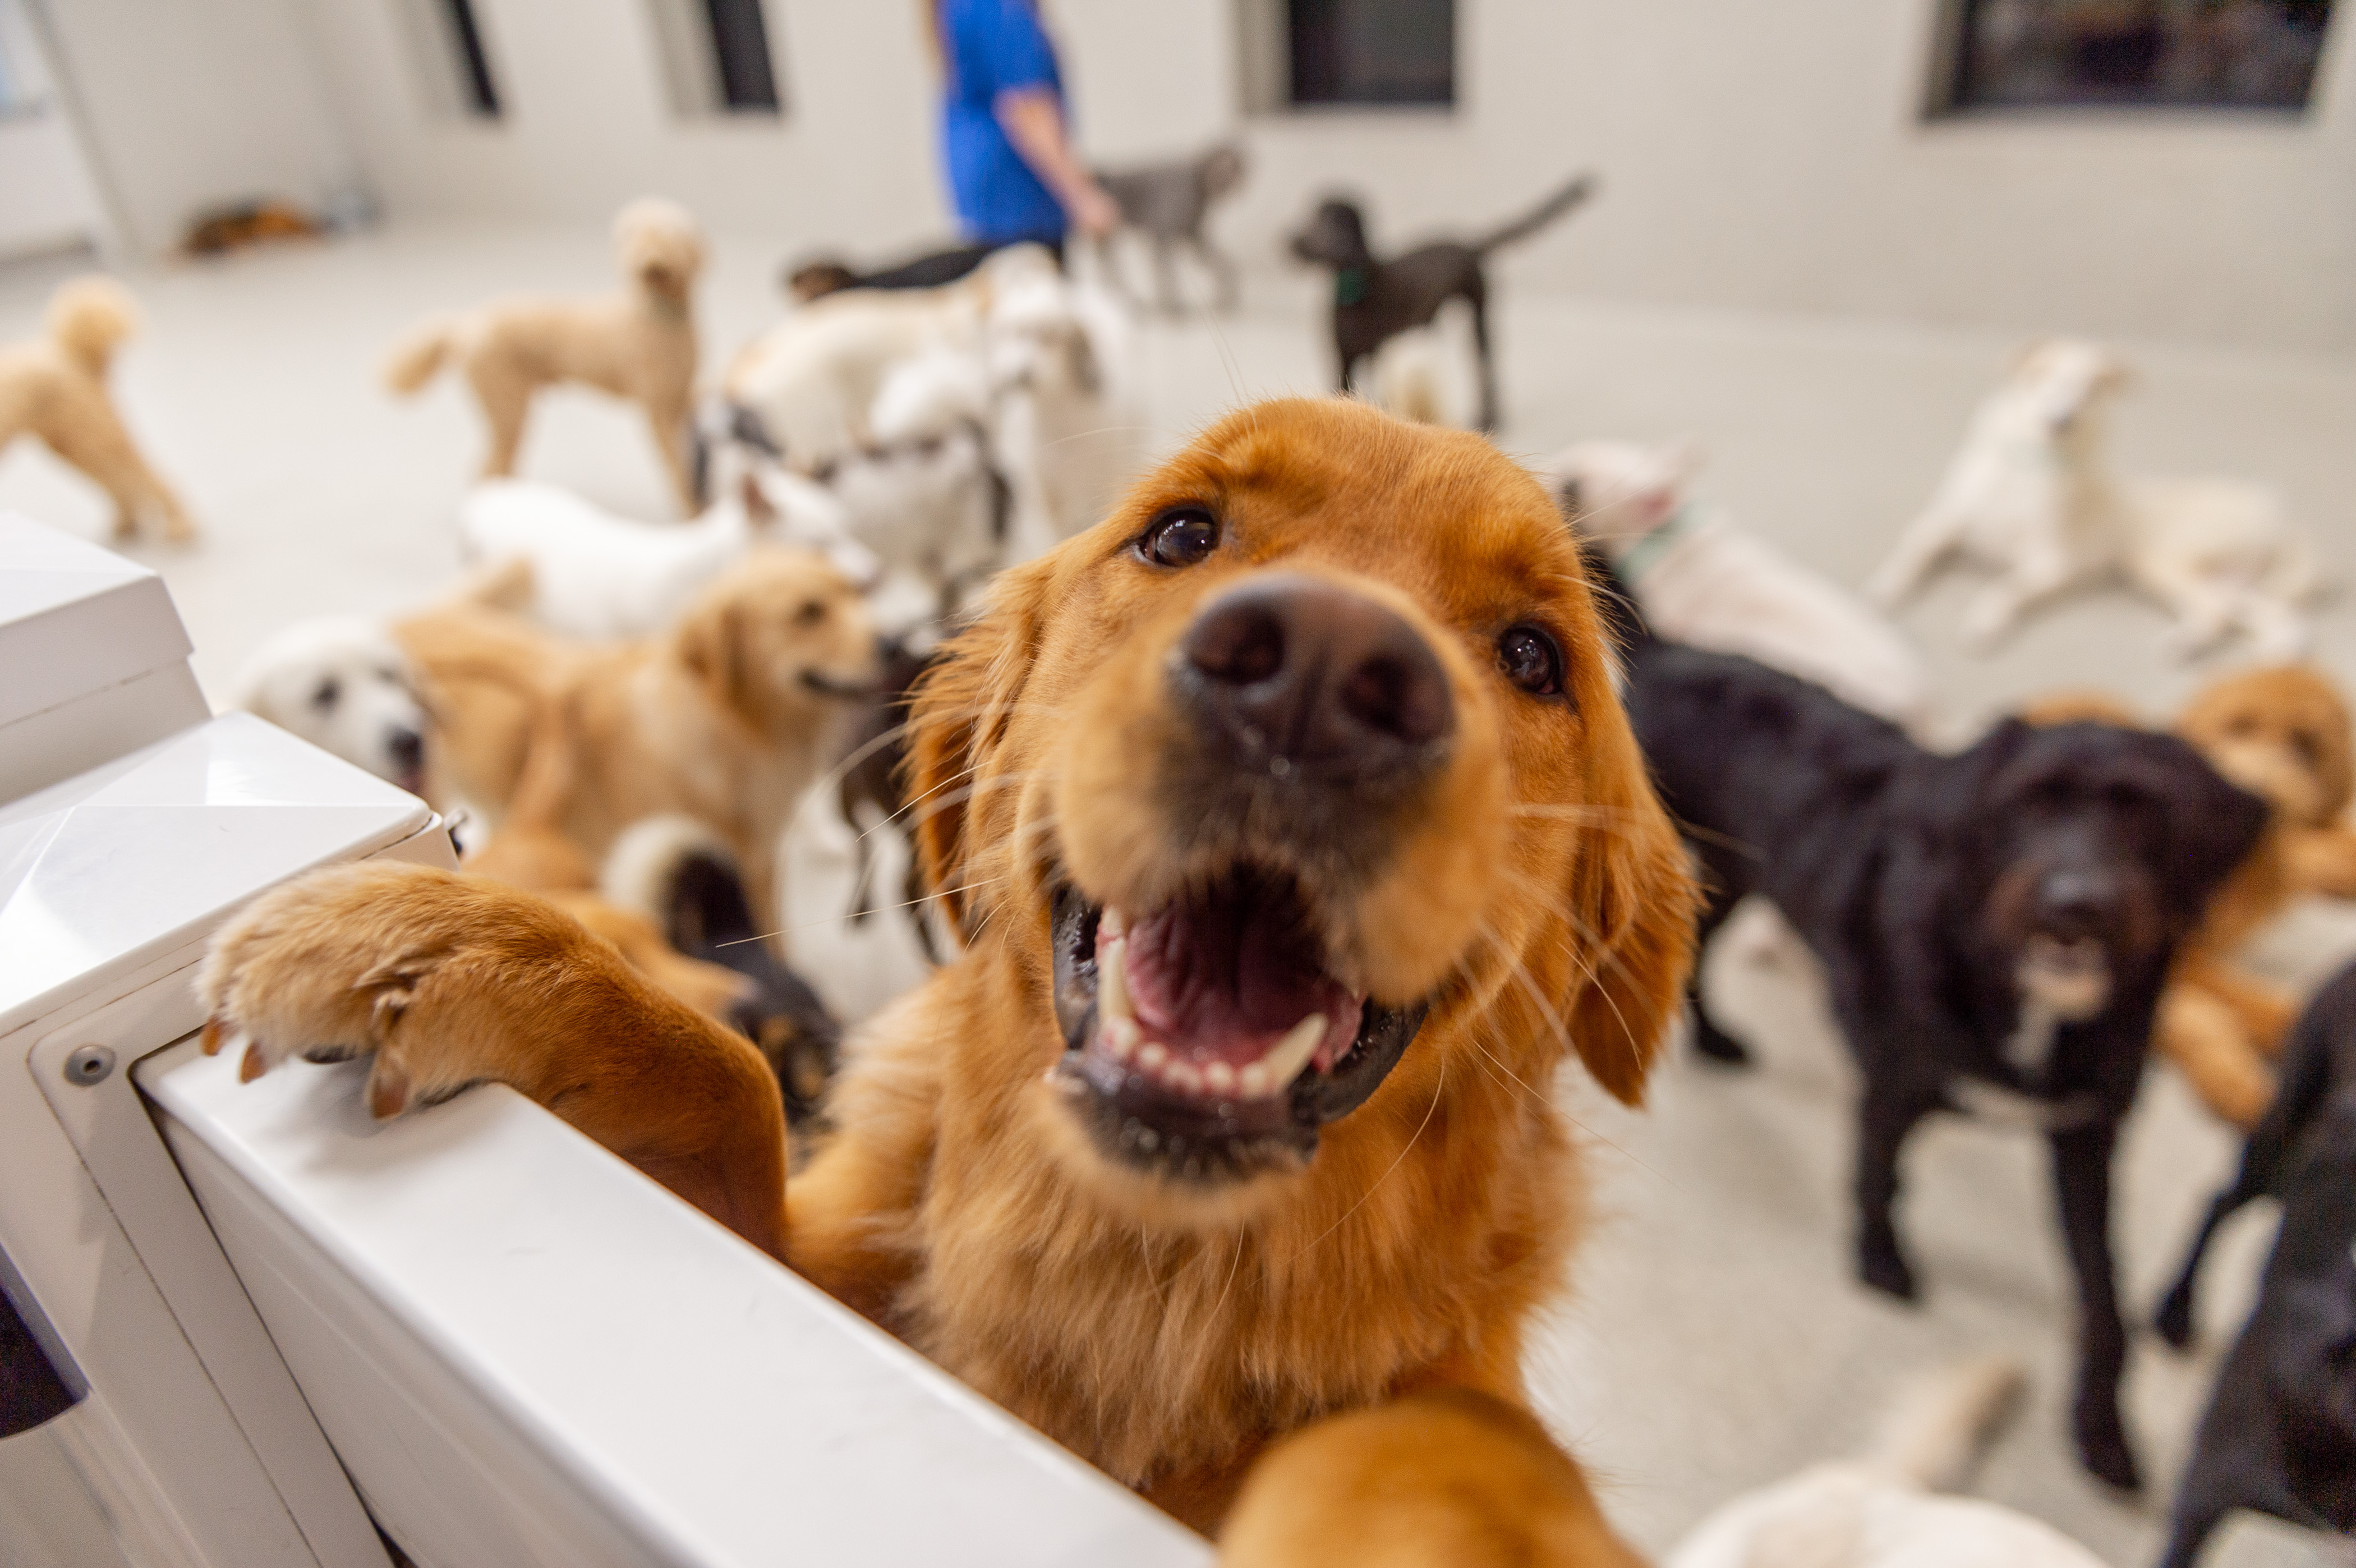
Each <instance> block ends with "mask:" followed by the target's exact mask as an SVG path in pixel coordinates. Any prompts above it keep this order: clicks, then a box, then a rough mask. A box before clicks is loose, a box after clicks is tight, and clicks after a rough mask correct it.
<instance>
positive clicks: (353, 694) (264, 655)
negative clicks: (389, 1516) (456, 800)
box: [236, 616, 432, 796]
mask: <svg viewBox="0 0 2356 1568" xmlns="http://www.w3.org/2000/svg"><path fill="white" fill-rule="evenodd" d="M236 702H237V705H238V706H239V707H241V708H243V709H244V710H245V711H246V712H248V713H250V714H256V715H258V716H259V717H262V718H264V719H267V720H269V721H270V722H271V723H272V724H274V725H277V726H278V727H279V728H281V729H284V730H288V731H291V732H293V733H294V734H295V735H297V736H301V737H302V738H303V739H305V740H307V741H309V742H310V743H311V744H312V745H314V746H317V747H319V748H320V749H321V750H323V751H328V752H332V753H334V754H335V755H336V756H337V757H342V758H343V759H344V760H345V761H347V762H348V763H350V764H352V765H353V766H354V767H356V768H366V769H367V770H368V771H369V772H370V773H373V774H375V775H376V776H377V777H378V778H380V779H386V780H388V781H389V782H391V783H394V784H398V785H400V786H401V787H402V789H406V790H408V791H409V792H410V793H411V794H412V795H420V796H422V795H424V794H425V792H426V789H427V779H426V736H427V734H428V733H429V731H430V729H431V727H432V721H431V718H430V716H429V715H428V714H427V712H426V708H425V703H424V702H423V699H422V698H421V697H420V696H419V694H418V681H417V672H416V670H415V669H414V667H412V665H411V663H410V662H409V656H408V655H407V654H406V653H403V652H402V650H401V645H400V644H399V643H397V642H395V641H393V640H392V639H391V637H390V636H388V635H387V634H386V633H385V631H384V628H381V627H379V626H375V625H372V624H370V623H369V622H368V621H364V620H360V619H358V618H353V617H348V616H330V617H322V618H318V619H316V620H305V621H297V622H296V623H295V624H294V625H293V626H290V627H287V628H285V629H284V630H282V631H280V632H278V633H277V634H276V635H274V636H273V637H272V638H271V639H269V640H268V641H266V642H264V643H263V644H262V646H261V647H260V648H258V649H256V650H254V653H253V656H252V658H251V659H249V660H246V663H245V668H244V670H243V671H242V672H241V674H240V675H239V677H238V683H237V698H236Z"/></svg>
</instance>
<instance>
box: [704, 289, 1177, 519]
mask: <svg viewBox="0 0 2356 1568" xmlns="http://www.w3.org/2000/svg"><path fill="white" fill-rule="evenodd" d="M1131 357H1132V356H1131V354H1130V341H1129V334H1128V327H1127V317H1126V315H1125V313H1123V312H1122V310H1121V309H1120V307H1119V305H1118V304H1117V303H1116V302H1114V301H1113V300H1112V299H1111V298H1110V296H1108V295H1105V294H1104V293H1103V291H1101V290H1098V289H1094V288H1091V287H1087V286H1085V285H1075V284H1073V283H1071V282H1070V281H1069V280H1067V279H1066V278H1065V277H1064V275H1063V274H1061V273H1060V272H1059V271H1057V270H1056V268H1055V263H1054V262H1053V260H1052V259H1051V258H1050V257H1049V256H1048V255H1047V253H1046V252H1044V250H1041V249H1039V248H1038V247H1036V246H1017V247H1014V248H1012V249H1011V250H1007V251H1002V252H999V253H998V254H996V255H994V256H992V257H991V258H990V259H989V260H988V261H986V262H985V263H982V265H981V266H980V268H978V269H977V270H976V271H975V272H974V274H972V276H970V277H969V278H966V279H963V280H961V281H959V282H958V283H954V284H950V285H946V286H944V287H941V288H935V289H847V290H844V291H842V292H841V293H837V294H831V295H825V296H824V297H822V298H819V299H817V300H814V301H812V302H811V303H810V304H809V305H808V306H804V307H803V308H801V309H799V310H798V311H796V312H794V313H793V314H792V315H791V316H789V317H787V318H786V319H785V320H784V321H783V322H780V323H779V324H778V325H777V326H776V327H775V328H771V329H770V330H769V331H767V332H766V333H764V334H763V335H762V336H761V337H759V338H755V340H754V341H753V342H752V343H751V344H749V345H747V346H746V347H745V349H744V350H743V351H742V352H741V353H739V354H738V355H737V356H736V359H735V360H734V362H733V363H732V364H731V365H730V366H729V370H728V373H727V376H726V378H725V379H724V382H723V391H724V395H725V396H726V398H727V401H728V402H729V403H730V404H732V405H733V406H734V408H736V409H738V410H740V411H742V417H740V418H739V419H737V420H735V421H734V424H736V426H737V427H738V428H739V429H740V431H746V432H757V433H758V437H757V438H758V439H760V440H761V441H763V442H764V443H766V445H767V446H769V447H770V448H771V449H772V450H773V451H774V452H776V453H778V454H780V455H781V456H782V458H783V460H784V461H785V462H787V464H788V465H790V466H791V467H793V468H794V469H795V470H797V471H798V472H800V473H803V474H821V473H828V472H830V471H832V470H834V469H835V468H837V467H839V466H840V465H841V464H843V463H845V462H846V461H848V460H850V459H851V458H852V457H854V456H858V455H860V454H862V453H869V452H873V451H875V450H876V449H878V448H880V447H888V446H905V444H906V443H907V442H908V441H910V440H912V439H918V438H923V439H937V438H941V437H944V436H945V435H947V434H948V427H949V426H950V425H951V424H962V425H965V426H969V427H971V428H975V429H979V430H980V432H981V433H982V435H983V437H984V440H985V442H986V444H987V446H988V448H989V458H990V463H989V467H990V468H991V470H992V471H993V472H994V474H995V475H996V476H997V477H998V479H999V480H1002V482H1003V483H1004V484H1005V485H1006V486H1007V487H1008V489H1009V492H1010V494H1011V496H1012V518H1011V520H1010V521H1009V524H1008V530H1007V533H1008V540H1007V546H1008V550H1009V553H1010V557H1011V558H1012V559H1014V560H1020V559H1023V558H1025V557H1027V556H1028V555H1030V554H1033V553H1037V552H1038V551H1040V550H1044V549H1045V548H1047V547H1048V546H1050V545H1052V544H1054V543H1055V542H1059V541H1061V540H1062V539H1064V538H1066V537H1067V536H1068V535H1070V534H1071V533H1073V532H1076V531H1077V530H1078V529H1079V528H1081V527H1083V526H1085V525H1086V524H1087V523H1089V522H1092V521H1095V520H1096V518H1097V517H1098V516H1100V515H1101V514H1102V510H1103V509H1104V508H1105V506H1106V505H1107V504H1108V502H1109V500H1110V499H1111V497H1112V495H1113V493H1114V491H1115V490H1116V489H1117V487H1118V486H1119V484H1120V483H1123V482H1126V480H1127V478H1129V477H1130V473H1131V472H1133V470H1134V468H1135V467H1136V461H1137V456H1138V448H1139V444H1138V441H1137V435H1138V431H1139V427H1140V421H1139V419H1138V416H1137V415H1136V413H1135V412H1134V409H1133V406H1132V400H1131V388H1130V382H1129V380H1128V367H1129V363H1130V359H1131ZM952 361H962V364H961V368H958V369H957V370H954V371H951V370H948V369H946V368H945V367H946V366H948V365H949V364H950V363H951V362H952ZM912 366H922V367H925V368H923V369H921V370H916V371H911V370H910V367H912ZM911 374H912V375H914V376H915V377H916V380H917V381H921V382H924V383H925V384H926V389H927V390H925V391H922V392H910V391H908V390H907V388H906V384H905V380H898V379H899V378H903V377H905V376H906V375H911ZM895 380H898V384H897V385H895ZM895 411H896V412H895ZM981 482H983V481H980V480H977V483H978V484H979V483H981ZM989 482H997V481H989Z"/></svg>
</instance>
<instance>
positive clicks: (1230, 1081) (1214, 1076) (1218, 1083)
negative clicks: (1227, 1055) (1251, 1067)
mask: <svg viewBox="0 0 2356 1568" xmlns="http://www.w3.org/2000/svg"><path fill="white" fill-rule="evenodd" d="M1203 1081H1204V1082H1205V1083H1206V1084H1208V1085H1210V1089H1211V1092H1212V1093H1213V1094H1233V1093H1234V1092H1235V1091H1236V1069H1233V1068H1231V1067H1229V1066H1228V1065H1227V1064H1226V1063H1225V1062H1212V1063H1210V1064H1209V1065H1208V1066H1206V1067H1205V1068H1204V1069H1203Z"/></svg>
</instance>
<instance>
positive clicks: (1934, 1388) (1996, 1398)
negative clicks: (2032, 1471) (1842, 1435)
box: [1862, 1356, 2029, 1492]
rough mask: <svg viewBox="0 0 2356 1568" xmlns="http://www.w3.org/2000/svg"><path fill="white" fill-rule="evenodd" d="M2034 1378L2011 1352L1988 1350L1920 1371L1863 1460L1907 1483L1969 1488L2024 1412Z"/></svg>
mask: <svg viewBox="0 0 2356 1568" xmlns="http://www.w3.org/2000/svg"><path fill="white" fill-rule="evenodd" d="M2028 1384H2029V1377H2028V1374H2027V1372H2026V1371H2025V1370H2024V1369H2022V1367H2021V1365H2020V1363H2019V1361H2017V1360H2015V1359H2013V1358H2011V1357H2009V1356H1983V1357H1980V1358H1978V1359H1975V1360H1970V1361H1961V1362H1957V1363H1956V1364H1954V1366H1950V1367H1943V1368H1941V1369H1939V1370H1937V1371H1935V1372H1931V1373H1927V1374H1925V1375H1923V1376H1922V1377H1920V1378H1917V1379H1915V1380H1913V1381H1912V1383H1910V1384H1909V1385H1908V1386H1907V1387H1906V1388H1905V1389H1904V1390H1903V1391H1901V1393H1900V1394H1899V1396H1898V1398H1897V1399H1896V1400H1895V1401H1894V1402H1892V1403H1891V1405H1890V1409H1889V1411H1888V1412H1886V1413H1885V1414H1884V1416H1883V1418H1882V1424H1881V1431H1880V1433H1879V1434H1878V1436H1877V1437H1876V1439H1875V1441H1874V1444H1873V1446H1872V1447H1870V1448H1869V1449H1868V1450H1867V1451H1866V1453H1865V1454H1864V1455H1862V1458H1863V1461H1864V1463H1865V1464H1866V1465H1867V1466H1869V1468H1871V1469H1873V1470H1875V1471H1877V1472H1878V1473H1879V1474H1880V1475H1881V1476H1883V1477H1887V1478H1888V1479H1890V1480H1892V1481H1895V1482H1897V1483H1899V1484H1900V1485H1901V1486H1908V1487H1919V1488H1921V1489H1922V1490H1924V1491H1932V1492H1955V1491H1961V1490H1962V1489H1963V1488H1964V1487H1965V1486H1967V1485H1969V1484H1970V1481H1971V1478H1972V1474H1973V1472H1974V1471H1976V1470H1977V1469H1978V1468H1979V1466H1980V1461H1982V1460H1983V1459H1985V1458H1987V1452H1988V1450H1989V1448H1991V1447H1992V1446H1994V1445H1995V1443H1996V1440H1997V1438H1998V1437H1999V1436H2001V1435H2002V1434H2003V1433H2004V1429H2005V1428H2006V1427H2007V1426H2008V1425H2009V1424H2010V1423H2011V1421H2012V1418H2013V1416H2014V1415H2015V1414H2017V1413H2018V1412H2019V1408H2020V1404H2021V1400H2022V1395H2023V1393H2024V1392H2025V1391H2026V1390H2027V1388H2028Z"/></svg>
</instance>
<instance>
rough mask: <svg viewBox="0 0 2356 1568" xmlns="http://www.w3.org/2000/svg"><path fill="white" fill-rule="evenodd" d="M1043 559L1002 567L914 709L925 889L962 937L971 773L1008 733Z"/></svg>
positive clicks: (1043, 585)
mask: <svg viewBox="0 0 2356 1568" xmlns="http://www.w3.org/2000/svg"><path fill="white" fill-rule="evenodd" d="M1052 559H1053V557H1052V556H1044V557H1042V558H1041V559H1040V560H1038V561H1034V562H1033V563H1031V564H1029V565H1026V566H1019V567H1014V568H1011V569H1009V570H1007V571H1004V572H1001V573H1000V574H999V575H997V577H996V578H994V579H993V580H992V581H991V585H990V605H989V607H988V608H987V609H986V610H984V611H983V613H982V616H981V618H980V619H979V620H977V621H975V622H974V623H973V624H972V625H971V626H969V627H968V628H966V629H965V630H963V631H961V632H959V633H958V635H957V636H956V637H954V638H952V639H949V641H948V642H947V643H945V644H943V645H942V648H941V650H940V657H939V658H937V659H936V660H934V662H933V666H932V668H931V669H930V670H928V671H926V673H925V675H924V678H923V679H922V680H921V681H919V682H917V685H916V693H915V695H914V696H913V697H912V698H911V700H910V702H909V705H908V763H907V784H908V789H907V798H908V805H907V811H908V813H909V815H910V816H911V818H912V819H913V820H914V824H915V831H916V853H917V855H918V857H919V858H920V860H921V861H922V863H923V866H924V874H925V886H926V890H927V891H929V892H930V893H931V894H932V895H933V896H934V897H937V898H938V899H939V900H940V901H941V904H942V905H943V907H944V908H945V910H946V912H947V913H948V918H949V923H950V924H951V925H953V926H955V927H956V928H957V929H958V932H959V933H960V935H965V936H969V935H970V934H971V932H972V930H973V929H975V922H974V920H973V918H972V917H973V915H974V914H975V912H976V911H975V908H974V904H975V901H974V900H973V899H971V898H969V897H967V884H968V883H969V882H970V881H971V880H972V878H971V877H969V876H968V875H966V872H965V865H966V858H967V856H968V855H969V854H970V853H971V852H972V851H973V850H974V849H976V848H978V847H980V846H979V845H978V844H977V843H974V842H973V840H972V838H971V836H970V835H969V833H968V832H967V823H968V819H969V817H970V815H971V814H972V812H971V807H972V804H973V798H972V795H971V794H970V790H971V789H972V785H973V779H974V778H975V776H976V775H977V774H978V773H979V772H980V770H981V769H982V768H983V767H984V766H985V765H986V764H987V762H988V761H989V758H990V757H991V753H992V752H993V751H995V750H996V748H997V746H998V745H999V743H1000V742H1001V740H1003V739H1004V738H1005V735H1006V725H1007V720H1008V719H1009V718H1010V717H1011V716H1012V714H1013V712H1014V707H1015V703H1017V702H1018V701H1019V700H1020V698H1021V696H1022V694H1023V682H1025V681H1026V680H1028V679H1029V677H1030V673H1031V659H1032V655H1033V652H1034V651H1035V650H1036V648H1037V644H1038V635H1039V618H1040V616H1041V614H1042V611H1043V608H1044V606H1045V604H1046V602H1047V585H1048V580H1049V574H1048V571H1047V562H1048V561H1050V560H1052Z"/></svg>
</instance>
